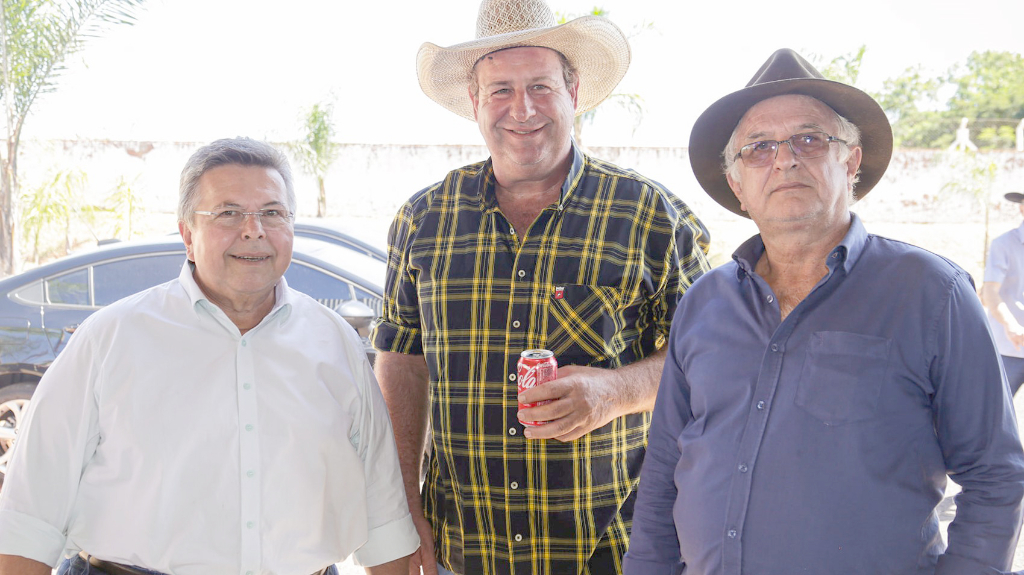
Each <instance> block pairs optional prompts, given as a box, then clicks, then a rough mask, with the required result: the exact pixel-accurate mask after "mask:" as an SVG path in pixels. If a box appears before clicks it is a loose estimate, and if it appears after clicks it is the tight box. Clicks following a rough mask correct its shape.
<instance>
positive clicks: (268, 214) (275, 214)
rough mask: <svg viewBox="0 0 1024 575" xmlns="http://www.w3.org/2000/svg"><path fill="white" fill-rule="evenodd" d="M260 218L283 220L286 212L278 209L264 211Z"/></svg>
mask: <svg viewBox="0 0 1024 575" xmlns="http://www.w3.org/2000/svg"><path fill="white" fill-rule="evenodd" d="M260 217H263V218H283V217H284V212H282V211H281V210H277V209H270V210H263V211H262V212H260Z"/></svg>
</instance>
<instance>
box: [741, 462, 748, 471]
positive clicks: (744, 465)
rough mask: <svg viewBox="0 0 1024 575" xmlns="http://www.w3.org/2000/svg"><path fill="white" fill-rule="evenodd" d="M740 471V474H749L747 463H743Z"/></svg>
mask: <svg viewBox="0 0 1024 575" xmlns="http://www.w3.org/2000/svg"><path fill="white" fill-rule="evenodd" d="M739 470H740V473H746V472H747V465H746V464H745V463H741V464H740V466H739Z"/></svg>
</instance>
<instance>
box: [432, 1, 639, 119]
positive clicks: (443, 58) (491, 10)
mask: <svg viewBox="0 0 1024 575" xmlns="http://www.w3.org/2000/svg"><path fill="white" fill-rule="evenodd" d="M520 46H537V47H541V48H550V49H552V50H554V51H556V52H560V53H561V54H562V55H563V56H565V58H566V59H567V60H569V63H570V64H572V66H573V67H574V68H576V71H577V72H578V73H579V76H580V85H579V91H578V92H577V95H576V96H577V103H576V115H577V116H578V115H580V114H582V113H583V112H586V111H587V110H590V109H592V108H594V107H596V106H597V105H598V104H600V103H601V102H602V101H604V99H605V98H607V97H608V95H609V94H611V93H612V90H614V89H615V86H617V85H618V83H619V81H620V80H622V77H623V76H625V75H626V70H628V69H629V61H630V50H629V42H628V41H627V40H626V35H625V34H623V33H622V30H620V29H619V27H618V26H616V25H615V24H613V23H612V21H611V20H609V19H607V18H604V17H601V16H583V17H581V18H576V19H575V20H570V21H568V22H566V23H565V24H561V25H559V24H558V22H557V21H556V20H555V14H554V12H552V11H551V8H549V7H548V5H547V4H545V3H544V0H483V2H482V3H481V4H480V14H479V16H478V17H477V23H476V40H472V41H469V42H464V43H462V44H456V45H454V46H449V47H447V48H443V47H441V46H438V45H436V44H431V43H430V42H425V43H424V44H423V45H422V46H420V50H419V52H418V53H417V54H416V75H417V77H418V78H419V82H420V88H421V89H422V90H423V93H425V94H426V95H427V96H429V97H430V99H432V100H434V101H435V102H437V103H438V104H441V105H442V106H444V107H445V108H447V109H449V110H451V111H452V112H455V113H456V114H458V115H460V116H462V117H463V118H468V119H470V120H472V119H473V104H472V102H470V100H469V92H468V86H469V74H470V71H471V70H472V69H473V66H475V65H476V63H477V61H478V60H480V58H482V57H484V56H486V55H487V54H490V53H491V52H497V51H498V50H505V49H507V48H515V47H520Z"/></svg>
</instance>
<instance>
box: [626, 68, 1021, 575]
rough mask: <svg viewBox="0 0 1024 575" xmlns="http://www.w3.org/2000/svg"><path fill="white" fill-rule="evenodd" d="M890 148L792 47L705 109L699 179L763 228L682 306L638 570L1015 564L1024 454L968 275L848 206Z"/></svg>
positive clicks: (848, 96) (694, 151)
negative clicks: (951, 485) (941, 510)
mask: <svg viewBox="0 0 1024 575" xmlns="http://www.w3.org/2000/svg"><path fill="white" fill-rule="evenodd" d="M891 153H892V130H891V128H890V127H889V123H888V121H887V120H886V117H885V114H884V113H883V112H882V109H881V108H880V107H879V106H878V104H877V103H875V101H874V100H873V99H871V97H870V96H868V95H867V94H865V93H864V92H861V91H860V90H858V89H856V88H853V87H851V86H847V85H845V84H841V83H838V82H832V81H829V80H825V79H824V78H823V77H822V76H821V74H819V73H818V71H817V70H815V69H814V68H813V67H812V66H811V65H810V64H808V63H807V61H806V60H804V59H803V58H801V57H800V56H799V55H798V54H796V53H795V52H793V51H790V50H779V51H778V52H776V53H775V54H774V55H772V57H771V58H769V59H768V61H767V62H766V63H765V64H764V66H762V67H761V69H760V70H759V71H758V72H757V74H755V75H754V78H753V80H751V82H750V83H749V84H747V86H746V88H744V89H742V90H740V91H738V92H734V93H732V94H729V95H728V96H725V97H724V98H722V99H720V100H718V101H717V102H715V103H714V104H712V105H711V107H709V108H708V109H707V110H706V111H705V112H704V113H703V114H702V115H701V116H700V117H699V118H698V119H697V123H696V124H695V125H694V127H693V131H692V133H691V138H690V160H691V164H692V167H693V171H694V173H695V174H696V176H697V180H698V181H699V182H700V184H701V186H703V188H704V190H705V191H706V192H707V193H708V194H709V195H711V197H712V198H714V199H715V200H716V201H718V202H719V203H720V204H721V205H722V206H724V207H726V208H727V209H729V210H732V211H733V212H736V213H737V214H741V215H747V216H749V217H750V218H751V219H753V221H754V223H755V224H757V227H758V230H759V231H760V235H758V236H754V237H753V238H751V239H750V240H748V241H747V242H745V243H744V244H743V245H741V246H740V247H739V248H738V249H737V250H736V251H735V253H734V254H733V261H732V262H730V263H729V264H726V265H723V266H721V267H719V268H717V269H715V270H714V271H712V272H710V273H708V274H707V275H705V276H704V277H703V278H701V280H700V281H698V282H697V283H696V284H694V285H693V287H692V288H691V289H690V291H689V292H687V294H686V297H684V298H683V300H682V301H681V302H680V305H679V308H678V310H677V312H676V316H675V319H674V320H673V323H672V335H671V337H670V339H669V344H668V348H669V351H668V360H667V361H666V364H665V371H664V375H663V378H662V383H661V387H660V389H659V391H658V400H657V405H656V407H655V410H654V421H653V423H652V426H651V435H650V444H649V448H648V452H647V459H646V461H645V462H644V468H643V481H642V482H641V485H640V494H639V498H638V501H637V506H636V511H635V514H634V517H635V519H634V523H633V532H632V541H631V544H630V550H629V553H628V554H627V556H626V565H625V572H626V573H627V574H630V575H640V574H642V575H661V574H668V573H681V572H683V571H684V565H685V572H686V573H687V575H739V574H741V573H744V574H756V575H792V574H794V573H814V574H824V573H843V574H863V575H882V574H890V573H891V574H900V575H907V574H910V573H915V574H925V573H928V574H932V573H942V574H948V575H953V574H956V575H965V574H978V575H981V574H982V573H985V574H994V573H1002V572H1004V570H1005V569H1007V568H1008V567H1009V566H1010V563H1011V560H1012V557H1013V549H1014V545H1015V543H1016V541H1017V535H1018V531H1019V529H1020V522H1021V498H1022V496H1024V453H1022V451H1021V445H1020V439H1019V438H1018V435H1017V427H1016V422H1015V419H1014V413H1013V408H1012V404H1011V401H1010V394H1009V389H1008V388H1007V385H1006V381H1005V380H1004V379H1003V377H1002V373H1001V371H1000V367H999V358H998V356H997V354H996V350H995V346H994V345H993V343H992V338H991V336H990V334H989V331H988V326H987V323H986V321H985V317H984V314H983V313H982V309H981V304H980V302H979V301H978V297H977V295H976V294H975V292H974V286H973V283H972V281H971V278H970V277H969V276H968V275H967V273H966V272H964V271H963V270H962V269H960V268H959V267H957V266H956V265H955V264H953V263H952V262H950V261H949V260H946V259H945V258H942V257H940V256H936V255H934V254H932V253H929V252H926V251H925V250H922V249H919V248H916V247H914V246H911V245H908V244H905V243H902V242H897V241H893V240H889V239H886V238H882V237H879V236H874V235H870V234H868V233H867V232H866V231H865V229H864V225H863V224H862V223H861V221H860V219H859V218H858V217H857V216H856V215H855V214H853V213H851V212H850V208H851V205H852V204H853V202H854V200H855V196H854V193H855V189H856V194H857V196H859V197H861V198H863V197H864V196H865V195H866V194H867V193H868V192H869V191H871V188H872V187H873V186H874V185H875V184H877V183H878V181H879V179H880V178H881V177H882V174H883V173H884V171H885V168H886V166H887V165H888V163H889V157H890V155H891ZM723 158H724V165H723ZM858 176H859V178H860V180H859V181H860V183H859V184H857V182H858ZM855 185H856V186H855ZM947 474H948V475H949V476H951V477H952V478H953V479H955V480H956V482H957V483H959V484H960V485H961V486H962V487H963V491H962V493H960V494H959V495H958V496H957V498H956V503H957V513H956V520H955V521H953V523H952V524H951V525H950V527H949V536H948V540H949V545H948V547H945V546H944V544H943V539H942V536H941V535H940V532H939V518H938V516H937V514H936V506H937V505H938V503H939V502H940V501H941V500H942V496H943V492H944V490H945V488H946V481H947V480H946V477H947Z"/></svg>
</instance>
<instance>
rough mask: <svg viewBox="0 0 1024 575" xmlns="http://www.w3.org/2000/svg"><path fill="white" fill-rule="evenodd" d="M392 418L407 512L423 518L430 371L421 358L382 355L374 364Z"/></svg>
mask: <svg viewBox="0 0 1024 575" xmlns="http://www.w3.org/2000/svg"><path fill="white" fill-rule="evenodd" d="M374 371H375V372H376V375H377V382H378V383H379V385H380V389H381V393H382V394H383V395H384V401H385V402H386V403H387V405H388V412H389V413H390V415H391V425H392V428H393V429H394V433H395V445H396V447H397V449H398V461H399V464H400V465H401V468H402V479H403V481H404V483H405V492H406V497H407V498H408V500H409V508H410V511H411V512H412V513H413V514H414V515H415V514H420V515H422V513H423V508H422V505H421V504H420V498H419V493H420V477H421V469H422V465H423V453H424V449H425V447H426V438H427V427H428V422H429V405H428V404H429V372H428V371H427V363H426V360H425V359H424V358H423V356H422V355H407V354H401V353H391V352H381V353H379V354H377V359H376V361H375V364H374Z"/></svg>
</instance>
